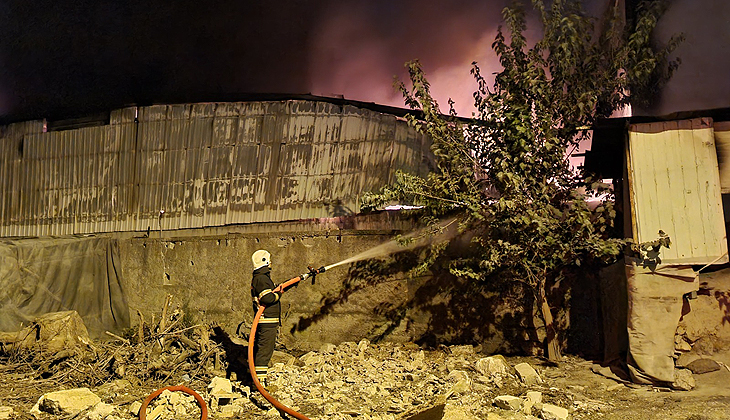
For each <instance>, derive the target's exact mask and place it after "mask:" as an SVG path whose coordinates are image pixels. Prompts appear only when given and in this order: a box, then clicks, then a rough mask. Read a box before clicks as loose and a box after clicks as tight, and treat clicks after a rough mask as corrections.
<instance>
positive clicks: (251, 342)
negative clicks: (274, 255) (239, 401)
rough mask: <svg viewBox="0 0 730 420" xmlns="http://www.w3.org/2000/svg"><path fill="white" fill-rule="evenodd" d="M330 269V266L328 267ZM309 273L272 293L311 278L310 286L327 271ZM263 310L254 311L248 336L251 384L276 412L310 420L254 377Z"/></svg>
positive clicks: (289, 281) (320, 269) (261, 306)
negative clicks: (257, 337) (258, 330)
mask: <svg viewBox="0 0 730 420" xmlns="http://www.w3.org/2000/svg"><path fill="white" fill-rule="evenodd" d="M330 267H331V266H330ZM308 268H309V272H308V273H304V274H302V275H300V276H297V277H294V278H292V279H289V280H287V281H285V282H284V283H281V284H280V285H278V286H277V287H276V288H275V289H274V290H273V291H274V292H279V293H284V292H285V291H286V290H287V289H289V288H290V287H292V286H294V285H296V284H297V283H299V282H300V281H302V280H305V279H308V278H310V277H311V278H312V284H314V278H315V276H316V275H317V274H319V273H324V272H325V270H327V267H320V268H318V269H315V268H312V267H308ZM264 309H266V307H265V306H264V305H259V309H258V311H256V315H255V316H254V318H253V323H252V324H251V334H250V335H249V336H248V369H249V371H251V379H253V384H254V385H255V386H256V389H258V391H259V392H260V393H261V395H262V396H263V397H264V398H266V400H267V401H268V402H270V403H271V404H272V405H273V406H274V407H276V409H277V410H279V411H283V412H285V413H287V414H289V415H290V416H293V417H294V418H297V419H299V420H310V419H309V417H307V416H305V415H304V414H301V413H298V412H296V411H294V410H292V409H291V408H289V407H287V406H285V405H284V404H282V403H280V402H279V401H277V400H276V398H274V397H273V396H272V395H271V394H269V393H268V392H267V391H266V389H265V388H264V387H263V385H261V382H260V381H259V378H258V376H256V367H255V366H254V361H253V346H254V340H255V338H256V327H258V324H259V319H261V315H263V313H264Z"/></svg>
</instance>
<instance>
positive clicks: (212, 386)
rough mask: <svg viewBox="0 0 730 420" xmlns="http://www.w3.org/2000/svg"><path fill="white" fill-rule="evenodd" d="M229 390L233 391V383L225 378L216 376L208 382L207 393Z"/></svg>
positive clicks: (212, 393)
mask: <svg viewBox="0 0 730 420" xmlns="http://www.w3.org/2000/svg"><path fill="white" fill-rule="evenodd" d="M231 392H233V385H232V384H231V381H230V380H228V379H226V378H221V377H220V376H216V377H214V378H213V379H212V380H211V381H210V383H209V384H208V395H220V394H230V393H231Z"/></svg>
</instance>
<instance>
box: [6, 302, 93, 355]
mask: <svg viewBox="0 0 730 420" xmlns="http://www.w3.org/2000/svg"><path fill="white" fill-rule="evenodd" d="M25 330H27V333H22V334H18V335H19V336H23V337H25V339H24V340H23V341H21V342H16V343H14V344H13V345H14V346H17V347H20V348H21V349H33V348H35V347H41V348H42V349H43V352H44V354H45V355H46V357H49V356H51V355H54V356H55V357H56V358H60V357H68V356H73V355H76V354H80V353H83V351H84V350H86V349H87V348H88V346H89V345H90V344H91V339H90V338H89V332H88V331H87V330H86V325H84V321H83V320H82V319H81V317H80V316H79V314H78V312H76V311H64V312H51V313H47V314H44V315H41V316H39V317H38V318H36V319H35V320H34V321H33V324H32V325H31V326H30V327H28V328H26V329H25ZM31 332H33V333H31Z"/></svg>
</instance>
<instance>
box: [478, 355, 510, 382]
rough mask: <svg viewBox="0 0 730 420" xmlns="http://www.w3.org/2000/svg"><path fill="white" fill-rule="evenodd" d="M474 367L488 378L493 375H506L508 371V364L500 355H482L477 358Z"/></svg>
mask: <svg viewBox="0 0 730 420" xmlns="http://www.w3.org/2000/svg"><path fill="white" fill-rule="evenodd" d="M476 369H477V372H479V373H481V374H482V375H484V376H486V377H488V378H489V377H492V376H494V375H507V374H509V372H510V366H509V364H508V363H507V360H505V358H504V356H502V355H496V356H489V357H483V358H481V359H479V360H477V362H476Z"/></svg>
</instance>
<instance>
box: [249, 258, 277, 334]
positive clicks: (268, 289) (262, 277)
mask: <svg viewBox="0 0 730 420" xmlns="http://www.w3.org/2000/svg"><path fill="white" fill-rule="evenodd" d="M275 287H276V285H274V282H273V281H271V268H270V267H269V266H264V267H261V268H259V269H257V270H254V271H253V278H252V279H251V299H252V300H253V311H254V313H256V312H257V311H258V309H259V304H262V305H264V306H266V309H264V314H263V315H262V321H261V322H265V321H270V322H273V321H274V320H276V322H277V323H278V322H279V318H280V317H281V304H280V303H279V299H280V298H281V293H278V292H274V291H273V290H274V288H275Z"/></svg>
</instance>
